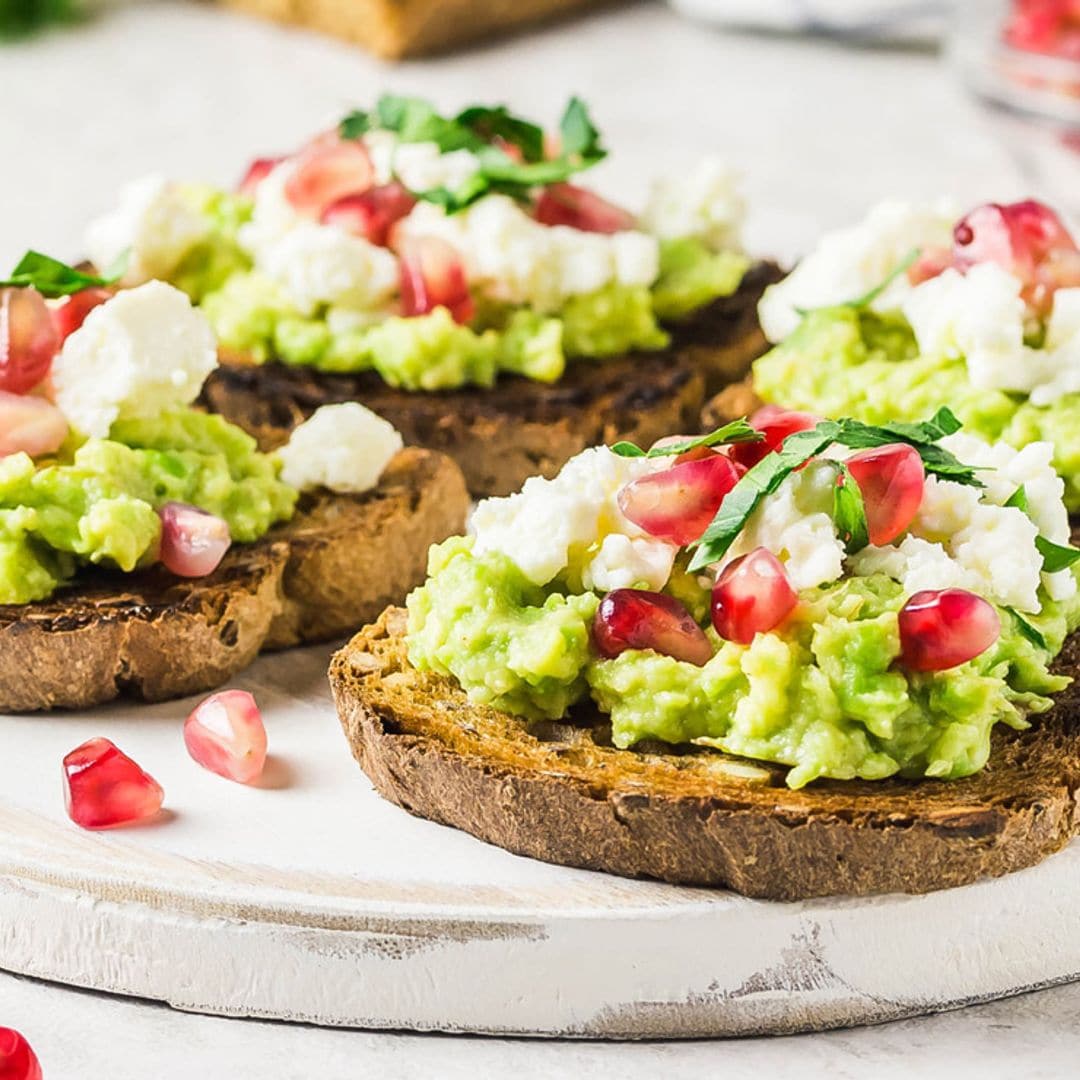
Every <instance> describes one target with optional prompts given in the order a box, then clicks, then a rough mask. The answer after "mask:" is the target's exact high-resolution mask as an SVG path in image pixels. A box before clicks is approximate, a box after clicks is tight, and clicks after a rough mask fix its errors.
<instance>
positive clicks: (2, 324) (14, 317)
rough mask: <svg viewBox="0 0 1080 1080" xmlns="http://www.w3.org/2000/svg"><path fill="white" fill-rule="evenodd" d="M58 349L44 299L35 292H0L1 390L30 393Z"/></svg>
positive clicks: (1, 290)
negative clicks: (28, 391)
mask: <svg viewBox="0 0 1080 1080" xmlns="http://www.w3.org/2000/svg"><path fill="white" fill-rule="evenodd" d="M59 348H60V339H59V337H58V335H57V333H56V326H55V325H54V324H53V318H52V312H51V311H49V306H48V304H46V303H45V297H43V296H42V295H41V293H39V292H38V291H37V289H30V288H20V289H15V288H9V289H0V390H7V391H9V392H10V393H12V394H25V393H26V391H27V390H32V389H33V388H34V387H35V386H37V384H38V383H39V382H41V380H42V379H44V378H45V376H46V375H48V373H49V368H50V367H52V362H53V357H54V356H55V355H56V350H57V349H59Z"/></svg>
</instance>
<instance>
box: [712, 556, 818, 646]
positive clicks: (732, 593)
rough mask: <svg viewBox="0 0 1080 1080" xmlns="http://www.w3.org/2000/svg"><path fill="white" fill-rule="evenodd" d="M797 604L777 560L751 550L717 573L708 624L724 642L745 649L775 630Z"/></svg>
mask: <svg viewBox="0 0 1080 1080" xmlns="http://www.w3.org/2000/svg"><path fill="white" fill-rule="evenodd" d="M798 602H799V596H798V593H796V592H795V590H794V589H793V588H792V587H791V582H790V581H788V576H787V571H786V570H785V569H784V567H783V564H782V563H781V562H780V560H779V559H778V558H777V557H776V556H775V555H774V554H773V553H772V552H771V551H769V550H768V549H767V548H763V547H759V548H754V550H753V551H751V552H750V553H749V554H748V555H741V556H740V557H739V558H737V559H734V560H732V561H731V562H729V563H728V564H727V566H725V567H724V569H723V570H722V571H721V572H720V576H719V577H718V578H717V579H716V584H715V585H714V586H713V593H712V624H713V627H714V628H715V629H716V632H717V633H718V634H719V635H720V636H721V637H722V638H724V639H725V640H727V641H737V642H739V644H741V645H749V644H750V642H751V641H753V640H754V638H755V637H756V636H757V635H758V634H767V633H768V632H769V631H770V630H773V629H775V628H776V627H777V626H779V625H780V624H781V623H782V622H783V621H784V620H785V619H786V618H787V617H788V615H790V614H791V612H792V611H793V610H794V608H795V605H796V604H797V603H798Z"/></svg>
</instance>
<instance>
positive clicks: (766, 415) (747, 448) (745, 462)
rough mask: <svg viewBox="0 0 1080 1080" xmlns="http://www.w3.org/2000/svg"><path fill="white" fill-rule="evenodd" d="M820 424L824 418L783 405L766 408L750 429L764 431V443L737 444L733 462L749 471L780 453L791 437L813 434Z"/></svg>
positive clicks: (752, 421) (751, 418)
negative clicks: (782, 446) (810, 431)
mask: <svg viewBox="0 0 1080 1080" xmlns="http://www.w3.org/2000/svg"><path fill="white" fill-rule="evenodd" d="M820 422H821V417H820V416H814V415H813V413H806V412H796V411H795V410H793V409H781V408H780V406H779V405H762V407H761V408H760V409H758V411H757V412H756V413H754V415H753V416H751V417H750V426H751V427H752V428H754V430H755V431H760V432H761V434H762V435H764V436H765V437H764V439H763V440H762V441H761V442H746V443H736V444H735V445H734V446H733V447H732V448H731V457H732V460H733V461H737V462H738V463H739V464H740V465H742V466H744V467H745V468H747V469H749V468H751V467H753V466H754V465H756V464H757V463H758V462H759V461H761V459H762V458H764V457H768V455H769V454H771V453H772V452H773V451H774V450H779V449H780V447H781V445H783V442H784V440H785V439H786V438H787V437H788V436H789V435H794V434H795V433H796V432H797V431H809V430H810V429H811V428H814V427H817V425H818V424H819V423H820Z"/></svg>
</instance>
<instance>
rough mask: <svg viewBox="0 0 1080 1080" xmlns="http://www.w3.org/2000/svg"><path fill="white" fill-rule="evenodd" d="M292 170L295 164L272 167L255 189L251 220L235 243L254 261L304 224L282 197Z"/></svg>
mask: <svg viewBox="0 0 1080 1080" xmlns="http://www.w3.org/2000/svg"><path fill="white" fill-rule="evenodd" d="M295 170H296V162H295V161H291V160H290V161H283V162H281V164H279V165H275V166H274V168H273V169H271V170H270V172H269V173H267V174H266V176H265V177H263V179H262V181H261V182H260V183H259V185H258V187H256V188H255V205H254V207H253V208H252V212H251V220H250V221H249V222H248V223H247V224H246V225H243V226H242V227H241V229H240V232H239V234H238V239H239V241H240V246H241V247H242V248H244V250H245V251H247V253H248V254H249V255H251V256H252V258H254V259H255V260H256V261H258V258H259V256H260V254H261V253H262V252H264V251H265V250H267V249H268V248H272V247H273V246H274V245H275V244H277V243H278V242H279V241H280V240H281V238H282V237H283V236H285V235H286V233H288V232H289V231H290V230H291V229H294V228H296V226H297V225H300V224H302V223H303V222H304V221H306V220H307V219H306V218H305V217H304V216H303V215H302V214H300V213H298V212H297V211H296V209H295V207H294V206H293V204H292V203H291V202H290V201H289V197H288V196H287V195H286V194H285V185H286V184H288V182H289V178H290V177H291V176H292V175H293V173H294V172H295Z"/></svg>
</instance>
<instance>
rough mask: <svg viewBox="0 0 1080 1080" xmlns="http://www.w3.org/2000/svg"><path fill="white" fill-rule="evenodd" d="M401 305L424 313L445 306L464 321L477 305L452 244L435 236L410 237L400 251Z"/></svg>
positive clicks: (412, 312)
mask: <svg viewBox="0 0 1080 1080" xmlns="http://www.w3.org/2000/svg"><path fill="white" fill-rule="evenodd" d="M399 254H400V256H401V307H402V311H403V312H404V313H405V314H406V315H426V314H428V312H431V311H434V310H435V308H437V307H444V308H446V309H448V310H449V312H450V314H451V315H453V317H454V318H455V319H456V320H457V321H458V322H459V323H467V322H468V321H469V320H470V319H471V318H472V317H473V315H474V314H475V311H476V306H475V304H474V302H473V298H472V294H471V293H470V292H469V281H468V278H467V277H466V275H465V264H464V263H463V262H462V260H461V256H460V255H459V254H458V252H457V251H456V250H455V249H454V247H453V246H452V245H451V244H448V243H447V242H446V241H445V240H442V239H440V238H439V237H436V236H419V237H410V238H409V239H407V240H406V241H405V242H404V244H403V245H402V248H401V251H400V253H399Z"/></svg>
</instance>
